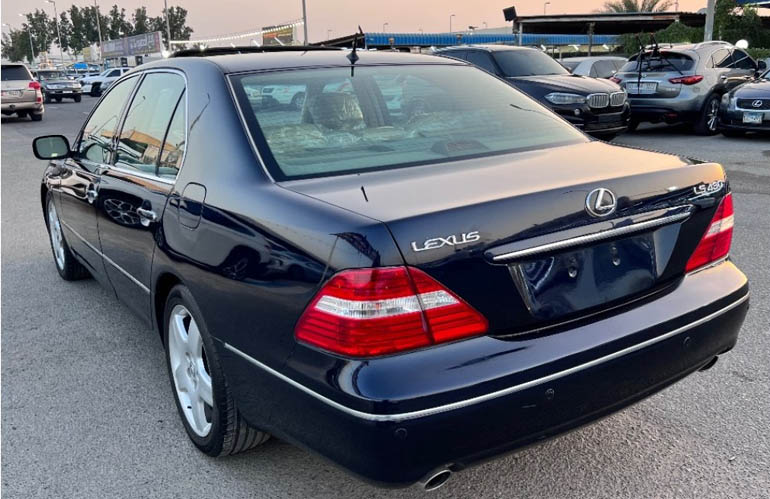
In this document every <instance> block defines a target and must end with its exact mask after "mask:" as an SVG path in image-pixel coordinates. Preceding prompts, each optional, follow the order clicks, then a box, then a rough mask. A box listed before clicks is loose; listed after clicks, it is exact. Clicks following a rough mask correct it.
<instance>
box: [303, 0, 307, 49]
mask: <svg viewBox="0 0 770 499" xmlns="http://www.w3.org/2000/svg"><path fill="white" fill-rule="evenodd" d="M302 28H303V29H304V30H305V45H307V8H306V7H305V0H302Z"/></svg>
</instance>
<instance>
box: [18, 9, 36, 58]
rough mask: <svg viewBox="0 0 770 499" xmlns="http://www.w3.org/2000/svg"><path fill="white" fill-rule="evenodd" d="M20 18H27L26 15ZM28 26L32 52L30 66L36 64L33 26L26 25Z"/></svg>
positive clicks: (21, 15) (20, 15)
mask: <svg viewBox="0 0 770 499" xmlns="http://www.w3.org/2000/svg"><path fill="white" fill-rule="evenodd" d="M19 17H22V18H24V19H26V16H25V15H24V14H19ZM24 24H25V25H26V26H27V34H28V35H29V50H30V52H32V59H30V61H29V63H30V65H33V64H35V44H34V42H33V41H32V26H30V25H29V24H27V23H24Z"/></svg>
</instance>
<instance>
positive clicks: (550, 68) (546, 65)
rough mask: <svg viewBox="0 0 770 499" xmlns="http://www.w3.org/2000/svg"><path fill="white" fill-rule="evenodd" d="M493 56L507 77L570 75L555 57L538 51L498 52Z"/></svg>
mask: <svg viewBox="0 0 770 499" xmlns="http://www.w3.org/2000/svg"><path fill="white" fill-rule="evenodd" d="M492 54H493V55H494V57H495V60H496V61H497V64H499V65H500V68H501V69H502V70H503V74H504V75H505V76H536V75H564V74H569V71H567V69H566V68H565V67H564V66H562V65H561V64H559V63H558V62H556V61H555V60H554V59H553V57H551V56H549V55H548V54H546V53H544V52H541V51H539V50H536V49H517V50H497V51H494V52H492Z"/></svg>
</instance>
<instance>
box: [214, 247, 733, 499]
mask: <svg viewBox="0 0 770 499" xmlns="http://www.w3.org/2000/svg"><path fill="white" fill-rule="evenodd" d="M747 310H748V283H747V281H746V278H745V276H744V275H743V274H742V273H741V272H740V271H739V270H738V269H737V268H736V267H735V266H734V265H733V264H732V263H730V262H729V261H728V262H723V263H721V264H719V265H717V266H714V267H712V268H708V269H706V270H703V271H701V272H698V273H695V274H691V275H689V276H687V277H685V278H684V279H683V280H682V282H681V283H680V284H679V285H678V286H677V288H676V289H675V290H674V291H672V292H670V293H668V294H667V295H665V296H662V297H660V298H658V299H656V300H654V301H650V302H647V303H644V304H642V305H637V306H635V307H633V308H629V309H628V310H626V311H624V312H622V313H619V314H616V315H613V316H610V317H606V318H604V319H601V320H599V321H596V322H593V323H591V324H587V325H583V326H579V327H575V328H573V329H571V330H569V331H563V332H560V333H555V334H551V335H547V336H542V337H538V338H525V339H514V340H503V339H496V338H491V337H482V338H476V339H472V340H467V341H463V342H458V343H455V344H452V345H445V346H442V347H438V348H433V349H426V350H423V351H419V352H414V353H410V354H405V355H398V356H393V357H386V358H381V359H370V360H367V361H347V360H344V359H335V358H329V360H328V362H327V365H326V366H325V367H324V368H323V369H319V368H318V364H317V362H310V361H309V360H310V358H311V356H312V355H313V354H317V352H310V351H308V352H305V350H306V349H302V348H298V350H297V353H296V354H295V355H294V357H292V358H291V359H289V360H288V361H287V364H286V365H285V366H282V367H281V370H280V372H278V370H275V369H273V368H270V367H268V366H266V365H264V364H262V363H260V362H259V361H258V360H256V359H254V358H253V357H251V356H249V355H248V354H246V353H244V352H241V351H239V350H238V349H237V348H236V347H234V346H230V345H225V344H222V343H220V344H219V346H220V352H221V355H222V356H223V357H224V362H223V365H225V366H227V367H226V369H227V376H228V382H229V383H230V385H231V387H232V389H233V392H234V394H235V396H236V403H237V404H238V407H239V409H240V410H241V412H242V413H243V415H244V417H245V418H246V419H247V420H249V421H251V422H252V423H254V424H256V425H258V426H260V427H262V428H263V429H265V430H267V431H269V432H271V433H274V434H275V435H276V436H278V437H280V438H283V439H287V440H289V441H292V442H294V443H296V444H299V445H301V446H303V447H305V448H308V449H311V450H314V451H316V452H318V453H320V454H321V455H323V456H325V457H327V458H329V459H331V460H332V461H334V462H336V463H337V464H339V465H341V466H343V467H345V468H347V469H348V470H350V471H352V472H354V473H357V474H358V475H360V476H362V477H364V478H367V479H369V480H372V481H375V482H379V483H383V484H387V485H391V486H403V485H409V484H411V483H414V482H415V481H417V480H418V479H419V478H421V477H422V476H424V475H425V474H427V473H428V472H430V471H432V470H434V469H436V468H439V467H449V468H450V469H453V470H460V469H462V468H464V467H466V466H468V465H470V464H473V463H476V462H478V461H482V460H484V459H488V458H491V457H494V456H496V455H499V454H501V453H504V452H508V451H512V450H514V449H517V448H520V447H523V446H526V445H530V444H533V443H536V442H538V441H541V440H543V439H546V438H549V437H553V436H555V435H558V434H560V433H563V432H565V431H568V430H570V429H572V428H575V427H578V426H580V425H583V424H586V423H589V422H591V421H593V420H596V419H598V418H600V417H602V416H605V415H608V414H610V413H612V412H614V411H617V410H619V409H621V408H623V407H625V406H628V405H629V404H632V403H634V402H636V401H638V400H640V399H642V398H644V397H646V396H648V395H651V394H653V393H655V392H656V391H659V390H661V389H663V388H665V387H666V386H668V385H670V384H672V383H674V382H675V381H677V380H679V379H681V378H683V377H685V376H686V375H688V374H690V373H692V372H693V371H696V370H698V369H699V368H701V367H702V366H704V365H705V364H707V363H708V362H709V361H710V360H711V359H713V357H714V356H716V355H719V354H721V353H724V352H726V351H727V350H729V349H730V348H732V347H733V346H734V345H735V343H736V341H737V336H738V331H739V329H740V327H741V324H742V323H743V320H744V317H745V314H746V311H747Z"/></svg>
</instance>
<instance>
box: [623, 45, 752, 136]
mask: <svg viewBox="0 0 770 499" xmlns="http://www.w3.org/2000/svg"><path fill="white" fill-rule="evenodd" d="M765 67H766V66H765V64H764V61H761V62H760V63H757V62H755V61H754V59H752V58H751V57H750V56H749V55H748V54H747V53H746V52H745V51H743V50H741V49H739V48H736V47H734V46H732V45H731V44H729V43H727V42H719V41H713V42H703V43H697V44H689V45H679V46H675V47H671V48H665V47H664V48H660V49H659V50H657V51H656V50H648V51H645V52H644V53H643V54H642V57H641V61H640V60H639V54H637V55H634V56H632V57H631V58H630V59H629V60H628V63H626V65H625V66H624V67H623V68H621V69H620V71H618V73H617V74H616V75H615V76H614V79H615V81H617V82H618V83H620V84H621V85H622V86H623V87H624V88H625V89H626V91H627V92H628V96H629V101H630V102H631V111H632V116H631V128H635V127H636V126H637V125H638V124H639V123H640V122H644V121H650V122H653V123H657V122H661V121H663V122H666V123H689V124H692V125H693V129H694V131H695V132H696V133H698V134H701V135H713V134H715V133H717V131H718V126H717V119H718V114H719V104H720V101H721V100H722V96H723V95H724V94H725V93H727V92H729V91H730V90H732V89H733V88H735V87H737V86H738V85H740V84H742V83H745V82H747V81H749V80H752V79H753V78H754V77H755V76H756V74H757V71H759V70H761V69H763V68H765Z"/></svg>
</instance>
